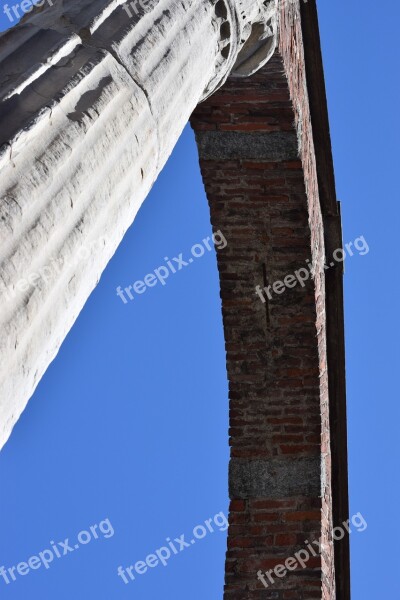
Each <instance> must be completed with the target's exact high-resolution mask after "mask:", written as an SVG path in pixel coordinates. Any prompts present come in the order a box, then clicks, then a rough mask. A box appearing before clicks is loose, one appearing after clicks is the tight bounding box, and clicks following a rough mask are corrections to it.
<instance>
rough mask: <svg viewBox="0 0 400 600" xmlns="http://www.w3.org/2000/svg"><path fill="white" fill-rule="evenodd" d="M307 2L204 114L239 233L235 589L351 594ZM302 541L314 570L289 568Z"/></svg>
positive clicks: (229, 576) (231, 301)
mask: <svg viewBox="0 0 400 600" xmlns="http://www.w3.org/2000/svg"><path fill="white" fill-rule="evenodd" d="M296 7H297V11H298V10H299V6H298V5H296V6H295V5H294V4H289V5H287V3H286V5H285V8H283V9H282V14H281V28H282V29H281V37H280V47H279V50H277V52H276V53H275V56H274V57H273V59H272V60H271V61H270V62H269V64H268V65H267V66H266V67H264V68H263V69H262V70H261V71H260V72H259V73H258V74H257V75H255V76H253V77H252V78H251V79H237V78H231V79H230V80H228V82H227V83H226V84H225V86H224V87H223V88H222V89H221V90H220V91H219V92H218V93H217V94H215V95H214V96H213V97H212V98H210V99H209V100H208V101H207V102H205V103H203V104H201V105H200V106H199V107H198V108H197V109H196V111H195V113H194V114H193V116H192V119H191V123H192V126H193V128H194V130H195V132H196V139H197V143H198V148H199V155H200V166H201V171H202V175H203V181H204V185H205V188H206V192H207V196H208V200H209V204H210V211H211V221H212V225H213V228H215V230H218V229H220V230H221V231H222V232H223V234H224V236H225V237H226V239H227V240H228V247H227V248H226V249H225V250H224V252H223V253H222V254H219V255H218V269H219V275H220V284H221V298H222V312H223V322H224V331H225V341H226V352H227V368H228V378H229V402H230V445H231V461H230V472H229V492H230V498H231V506H230V527H229V535H228V552H227V560H226V585H225V595H224V598H225V599H226V600H253V599H261V598H262V599H271V600H272V599H274V600H275V599H276V600H286V599H291V598H293V599H296V600H297V599H302V600H308V599H310V600H311V599H313V598H321V599H324V600H328V599H329V600H331V599H333V598H341V599H342V600H344V599H345V598H347V597H348V596H347V595H346V593H348V589H347V584H348V581H347V579H348V578H347V576H348V573H347V571H346V573H341V574H339V576H338V577H339V578H340V577H341V578H342V581H343V582H344V583H343V585H342V584H341V585H340V588H341V589H343V590H345V591H344V592H341V593H340V594H339V593H338V594H337V593H336V583H335V563H336V564H339V563H340V560H338V558H337V557H338V553H336V554H337V555H336V560H335V551H334V547H333V541H332V533H331V532H332V527H333V520H334V517H333V514H332V513H333V502H332V476H331V441H330V435H331V424H330V412H332V411H331V409H330V405H329V391H328V383H329V382H328V357H327V337H326V336H327V323H326V298H325V273H324V262H325V252H326V250H325V241H326V232H325V227H324V221H325V220H326V219H325V214H324V212H325V211H324V208H323V207H322V206H321V201H320V200H321V199H320V195H319V182H318V179H319V172H318V169H317V162H316V156H315V148H314V137H313V130H312V118H311V114H310V107H309V98H308V94H307V84H306V73H305V68H304V55H303V44H302V33H301V25H300V23H301V21H300V16H299V12H296V11H295V8H296ZM288 74H289V76H288ZM335 208H336V202H335ZM299 269H302V271H301V274H302V275H301V276H302V277H303V279H306V281H303V282H301V283H300V281H299V279H298V278H295V272H296V271H299ZM301 276H299V277H301ZM285 278H286V279H285ZM284 280H285V284H284V283H278V282H280V281H281V282H283V281H284ZM257 286H259V287H258V288H257ZM263 288H266V290H267V291H264V292H262V290H263ZM257 289H258V292H257V291H256V290H257ZM332 335H334V334H332ZM344 452H345V448H344ZM342 477H343V489H347V473H343V474H342ZM346 514H347V513H346ZM336 517H337V516H336ZM335 524H338V522H337V518H336V522H335ZM317 542H320V543H321V544H322V551H321V554H319V551H318V546H317ZM344 544H346V542H344ZM301 550H306V551H307V552H308V554H309V559H308V560H306V561H305V566H304V568H303V567H302V566H301V565H300V564H299V561H298V560H293V561H292V562H289V563H286V566H285V562H286V560H287V559H288V558H289V557H292V556H294V555H295V554H296V553H298V552H299V551H301ZM339 554H340V552H339ZM303 556H304V554H303ZM295 563H297V566H296V567H294V564H295ZM343 564H345V562H344V563H343ZM278 565H283V566H282V568H281V569H279V568H278V570H277V571H276V572H275V573H272V572H271V569H274V568H275V567H277V566H278ZM345 566H346V564H345ZM347 567H348V565H347ZM292 568H293V570H291V569H292ZM266 572H270V573H269V575H268V574H266ZM258 573H259V576H257V574H258ZM262 578H263V579H264V583H263V582H262V581H261V579H262ZM271 579H272V580H273V582H272V581H271Z"/></svg>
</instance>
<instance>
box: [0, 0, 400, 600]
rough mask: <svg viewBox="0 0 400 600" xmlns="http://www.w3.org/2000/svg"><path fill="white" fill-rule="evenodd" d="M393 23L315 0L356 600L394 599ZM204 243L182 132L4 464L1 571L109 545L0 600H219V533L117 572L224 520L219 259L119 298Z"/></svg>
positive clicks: (200, 205)
mask: <svg viewBox="0 0 400 600" xmlns="http://www.w3.org/2000/svg"><path fill="white" fill-rule="evenodd" d="M2 4H3V3H2ZM2 4H0V6H1V5H2ZM399 16H400V11H399V7H398V4H397V3H395V2H394V1H393V0H392V1H390V2H389V1H388V0H383V1H382V2H381V3H380V4H379V9H378V8H377V4H376V2H372V0H368V1H366V2H361V1H358V2H354V0H353V1H351V2H346V3H345V2H336V3H332V2H326V1H325V0H323V1H321V2H320V21H321V34H322V40H323V52H324V60H325V74H326V80H327V91H328V100H329V109H330V122H331V133H332V140H333V150H334V159H335V168H336V179H337V189H338V198H339V199H340V200H341V201H342V211H343V223H344V241H345V242H346V241H352V240H354V239H355V238H356V237H358V236H360V235H363V236H364V237H365V239H366V240H367V242H368V244H369V247H370V252H369V253H368V254H367V255H366V256H359V255H355V256H354V257H353V258H351V259H349V260H348V261H347V263H346V275H345V292H346V343H347V384H348V411H349V459H350V492H351V512H352V513H355V512H358V511H360V512H361V513H362V514H363V515H364V517H365V519H366V520H367V522H368V528H367V530H366V531H364V532H363V533H356V534H354V535H353V537H352V587H353V600H366V599H371V600H372V599H374V600H375V598H386V597H389V598H395V597H399V593H398V591H397V590H398V582H397V572H398V564H397V563H398V560H397V543H396V542H397V539H398V537H399V535H400V531H399V529H400V528H399V524H398V520H397V507H398V481H397V477H398V471H399V467H398V458H399V455H398V444H397V439H398V434H397V430H398V422H399V417H400V415H399V402H398V400H399V394H398V391H397V387H398V386H397V377H396V374H397V369H398V362H399V344H398V314H397V310H396V308H397V304H398V297H399V296H398V294H399V289H398V288H399V283H398V272H397V271H398V270H397V264H396V262H395V258H396V256H397V255H398V248H397V243H398V242H397V239H398V229H399V191H398V184H397V181H396V176H397V171H398V166H397V162H396V161H397V160H398V155H399V143H398V138H399V126H398V121H399V119H398V115H397V109H398V106H399V88H398V75H397V73H398V59H399V52H398V42H397V41H396V40H397V39H398V31H397V29H398V20H399ZM1 19H2V20H1V22H2V23H3V25H4V26H5V23H6V18H5V16H4V15H3V14H2V13H1ZM210 233H211V229H210V224H209V213H208V206H207V202H206V198H205V196H204V191H203V188H202V183H201V178H200V173H199V168H198V162H197V154H196V148H195V144H194V139H193V134H192V132H191V130H190V129H189V128H187V129H186V130H185V132H184V134H183V136H182V138H181V140H180V141H179V144H178V145H177V147H176V149H175V152H174V154H173V156H172V157H171V159H170V161H169V163H168V165H167V167H166V168H165V170H164V171H163V173H162V175H161V176H160V178H159V180H158V181H157V183H156V185H155V186H154V188H153V190H152V192H151V194H150V196H149V197H148V199H147V200H146V202H145V203H144V205H143V207H142V209H141V211H140V213H139V215H138V217H137V219H136V221H135V223H134V224H133V226H132V227H131V228H130V229H129V231H128V233H127V234H126V236H125V238H124V241H123V243H122V244H121V246H120V248H119V249H118V251H117V253H116V255H115V256H114V258H113V260H112V261H111V262H110V264H109V265H108V267H107V269H106V271H105V273H104V275H103V277H102V278H101V280H100V283H99V285H98V287H97V288H96V290H95V291H94V293H93V294H92V296H91V297H90V299H89V301H88V303H87V304H86V306H85V308H84V310H83V311H82V313H81V315H80V316H79V318H78V320H77V322H76V324H75V326H74V328H73V329H72V331H71V332H70V334H69V335H68V337H67V339H66V341H65V342H64V344H63V346H62V348H61V350H60V352H59V354H58V356H57V358H56V360H55V361H54V362H53V363H52V365H51V366H50V368H49V370H48V371H47V373H46V375H45V377H44V378H43V380H42V381H41V383H40V385H39V387H38V388H37V390H36V393H35V395H34V397H33V398H32V399H31V401H30V403H29V405H28V408H27V409H26V411H25V412H24V414H23V415H22V417H21V419H20V421H19V423H18V424H17V426H16V427H15V429H14V432H13V435H12V437H11V438H10V440H9V442H8V443H7V445H6V447H5V448H4V450H3V451H2V452H1V453H0V480H1V489H0V531H1V535H0V566H1V565H5V566H11V565H16V564H17V563H19V562H21V561H24V560H26V559H28V558H29V557H31V556H32V555H35V554H38V553H39V552H40V551H42V550H44V549H46V548H50V546H49V542H50V540H54V541H56V542H59V541H62V542H64V540H65V539H66V538H69V543H70V544H71V543H72V545H73V544H74V543H75V542H76V536H77V534H78V533H79V532H80V531H81V530H85V529H89V528H90V526H91V525H94V524H99V523H100V522H101V521H103V520H104V519H109V521H110V523H111V525H112V527H113V530H114V532H115V533H114V535H112V536H110V537H108V538H106V537H104V536H103V534H102V533H101V532H100V534H99V539H98V540H92V541H91V542H90V543H88V544H87V545H86V546H83V547H81V548H80V549H79V551H74V552H73V553H68V555H67V556H64V557H62V558H61V559H55V560H54V562H53V563H52V564H51V567H50V568H49V569H48V570H44V569H43V567H42V568H40V569H39V570H36V571H33V572H31V573H29V574H28V575H27V576H25V577H22V576H18V580H17V582H15V583H11V584H10V585H5V583H4V582H3V580H2V579H1V578H0V597H1V598H9V599H10V600H27V599H29V600H30V599H35V600H36V599H38V598H40V599H43V600H47V599H49V600H50V598H53V597H57V598H58V599H59V600H67V599H68V600H69V599H70V598H76V599H77V600H84V599H85V600H86V599H87V598H90V599H91V598H96V600H110V599H112V600H119V599H121V600H123V599H124V598H134V599H137V600H155V599H156V598H160V597H165V596H167V597H174V598H175V600H187V599H188V598H190V600H204V599H205V598H207V599H210V600H211V599H217V598H221V597H222V586H223V570H224V569H223V565H224V554H225V547H226V532H223V531H219V530H218V528H217V527H214V528H215V529H216V531H215V533H212V534H211V533H208V535H207V536H206V537H205V538H204V539H202V540H199V541H197V542H196V544H195V545H193V546H191V547H190V548H188V549H185V551H184V552H182V553H179V554H178V555H176V556H172V558H171V560H170V561H169V564H168V566H167V567H166V568H163V567H162V566H159V567H157V568H154V569H151V570H150V569H149V572H147V573H145V574H144V575H142V576H137V579H136V580H135V581H134V582H132V583H130V584H129V585H125V584H124V583H123V581H122V579H121V578H119V577H118V576H117V567H118V566H119V565H123V566H126V565H129V564H133V563H134V562H136V561H139V560H142V559H144V558H145V557H146V556H147V555H148V554H150V553H152V552H153V551H154V550H156V549H158V548H160V547H161V546H163V545H164V544H165V543H166V542H165V540H166V538H167V537H170V538H171V539H173V538H178V537H179V536H180V535H181V534H182V533H185V535H186V537H187V538H188V539H189V540H190V538H191V537H193V536H191V535H190V533H191V531H192V530H193V528H194V527H195V526H196V525H199V524H204V522H205V521H206V519H209V518H212V517H213V516H214V515H215V514H216V513H219V512H220V511H224V512H226V511H227V505H228V499H227V463H228V446H227V440H228V434H227V429H228V414H227V412H228V411H227V409H228V403H227V381H226V370H225V355H224V344H223V334H222V323H221V315H220V299H219V290H218V276H217V270H216V261H215V254H214V252H208V251H207V252H206V253H205V255H204V256H203V257H202V258H199V259H197V260H195V261H194V263H193V264H191V265H190V267H188V268H186V269H184V270H182V271H180V272H178V273H177V274H176V275H174V276H173V277H171V278H170V279H169V280H168V281H167V285H165V286H164V287H162V286H160V285H157V286H155V287H154V288H152V289H149V290H147V291H146V293H145V294H144V295H142V296H137V297H136V298H135V300H134V301H133V302H129V303H128V304H127V305H124V304H123V303H122V301H121V300H120V299H119V298H118V297H117V296H116V294H115V288H116V287H117V286H118V285H121V286H122V287H125V286H126V285H129V284H130V283H132V282H133V281H135V280H137V279H141V278H142V277H143V276H144V275H145V274H146V273H149V272H151V271H153V270H154V269H155V268H156V267H157V266H159V265H161V264H162V263H163V262H164V257H165V256H168V257H174V256H178V254H179V253H180V252H183V253H187V252H188V250H189V249H190V248H191V246H192V245H193V244H195V243H197V242H201V240H202V239H203V238H204V237H206V236H208V235H210ZM103 529H104V532H108V531H110V529H109V528H108V527H106V525H105V524H103ZM221 529H223V527H221ZM107 535H109V534H107ZM383 557H384V558H383Z"/></svg>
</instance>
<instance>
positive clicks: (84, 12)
mask: <svg viewBox="0 0 400 600" xmlns="http://www.w3.org/2000/svg"><path fill="white" fill-rule="evenodd" d="M127 8H128V10H127ZM135 8H136V9H137V10H129V5H127V6H123V4H122V2H120V1H119V0H112V1H109V0H106V1H105V0H100V1H99V0H96V1H95V2H93V1H92V0H79V1H78V0H63V1H62V0H55V1H54V2H53V5H52V6H49V5H46V6H45V7H43V8H42V9H40V10H37V11H36V12H35V13H30V14H29V15H28V16H27V17H26V18H25V19H24V20H23V22H21V23H20V24H19V25H18V26H16V27H15V28H14V29H12V30H10V31H8V32H6V33H4V34H3V35H2V36H1V37H0V89H1V93H0V175H1V177H0V196H1V201H0V322H1V332H2V333H1V340H0V447H1V446H2V445H3V444H4V443H5V441H6V440H7V438H8V436H9V434H10V432H11V429H12V427H13V425H14V423H15V422H16V420H17V419H18V417H19V415H20V414H21V412H22V410H23V409H24V407H25V405H26V403H27V401H28V399H29V397H30V396H31V395H32V393H33V391H34V389H35V387H36V385H37V383H38V382H39V380H40V378H41V377H42V375H43V373H44V372H45V370H46V368H47V366H48V365H49V363H50V362H51V360H52V359H53V358H54V356H55V355H56V353H57V351H58V349H59V347H60V345H61V343H62V341H63V339H64V338H65V336H66V334H67V332H68V331H69V329H70V328H71V326H72V325H73V323H74V321H75V319H76V317H77V316H78V314H79V312H80V310H81V309H82V307H83V305H84V303H85V301H86V300H87V298H88V296H89V294H90V292H91V291H92V289H93V288H94V287H95V285H96V283H97V282H98V280H99V278H100V276H101V273H102V271H103V270H104V268H105V266H106V264H107V262H108V261H109V260H110V258H111V256H112V255H113V253H114V252H115V250H116V248H117V246H118V244H119V243H120V241H121V239H122V237H123V235H124V233H125V231H126V229H127V228H128V227H129V226H130V224H131V223H132V220H133V219H134V217H135V215H136V213H137V211H138V209H139V207H140V205H141V203H142V202H143V200H144V198H145V197H146V195H147V194H148V192H149V190H150V188H151V186H152V184H153V183H154V181H155V179H156V177H157V175H158V174H159V172H160V170H161V169H162V167H163V165H164V164H165V162H166V160H167V159H168V157H169V155H170V153H171V151H172V149H173V147H174V145H175V143H176V141H177V140H178V138H179V135H180V133H181V132H182V130H183V128H184V126H185V124H186V123H187V121H188V118H189V116H190V114H191V113H192V111H193V109H194V108H195V106H196V105H197V104H198V103H199V101H201V100H202V99H203V98H205V97H206V96H208V95H209V94H211V93H213V92H214V91H215V90H216V89H217V88H218V87H219V86H220V85H222V83H223V82H224V81H225V80H226V78H227V77H228V75H229V74H230V73H231V72H232V71H233V70H234V72H235V74H236V75H239V76H243V75H248V74H251V73H252V72H253V71H254V70H256V69H257V68H258V66H261V65H262V64H264V62H265V61H266V60H268V58H269V56H270V55H271V52H272V51H273V49H274V46H275V41H276V25H275V19H276V12H275V0H271V1H267V2H261V1H260V0H251V1H250V0H217V1H216V2H215V1H210V0H204V1H199V0H179V1H177V0H159V1H158V2H153V3H148V4H146V5H143V4H141V5H139V4H137V5H136V7H135ZM129 12H130V15H129V14H128V13H129ZM83 256H84V257H85V258H84V260H82V257H83ZM38 274H39V275H40V276H39V277H38V276H37V275H38Z"/></svg>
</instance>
